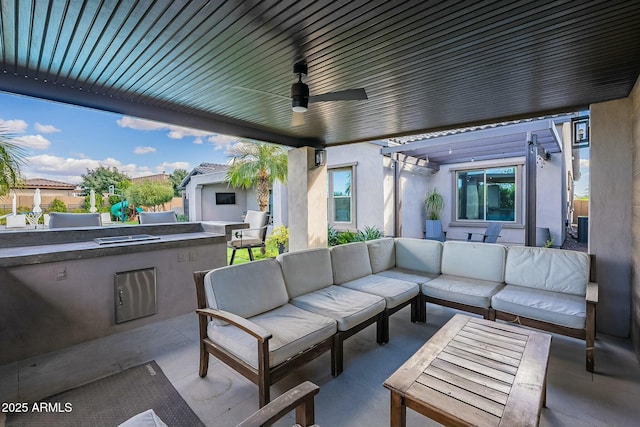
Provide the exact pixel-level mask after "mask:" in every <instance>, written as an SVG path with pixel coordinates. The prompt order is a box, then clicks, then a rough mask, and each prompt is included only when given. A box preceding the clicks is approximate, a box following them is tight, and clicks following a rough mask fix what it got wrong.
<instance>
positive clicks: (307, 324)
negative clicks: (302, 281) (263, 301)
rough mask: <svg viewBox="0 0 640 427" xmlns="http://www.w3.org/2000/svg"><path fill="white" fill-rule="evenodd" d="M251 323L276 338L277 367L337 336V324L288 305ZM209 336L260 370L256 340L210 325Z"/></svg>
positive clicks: (272, 359) (273, 361)
mask: <svg viewBox="0 0 640 427" xmlns="http://www.w3.org/2000/svg"><path fill="white" fill-rule="evenodd" d="M249 320H250V321H251V322H253V323H255V324H256V325H258V326H260V327H261V328H263V329H265V330H266V331H268V332H270V333H271V334H272V338H271V339H270V340H269V365H270V366H276V365H278V364H280V363H282V362H284V361H286V360H287V359H288V358H290V357H292V356H295V355H296V354H298V353H300V352H301V351H303V350H306V349H307V348H309V347H311V346H313V345H315V344H317V343H319V342H321V341H323V340H325V339H327V338H329V337H331V336H332V335H334V334H335V333H336V321H335V320H333V319H330V318H328V317H325V316H320V315H318V314H315V313H311V312H309V311H306V310H302V309H300V308H298V307H296V306H294V305H291V304H285V305H283V306H281V307H278V308H276V309H274V310H271V311H268V312H266V313H262V314H259V315H257V316H253V317H252V318H250V319H249ZM207 336H208V337H209V338H210V339H211V340H212V341H214V342H215V343H216V344H217V345H219V346H221V347H223V348H225V349H226V350H228V351H229V352H231V353H233V354H234V355H236V356H237V357H239V358H240V359H242V360H244V361H245V362H247V363H248V364H249V365H251V366H252V367H254V368H255V369H258V350H257V349H258V347H257V344H256V342H257V341H256V339H255V338H254V337H252V336H251V335H249V334H247V333H246V332H243V331H242V330H240V329H239V328H236V327H234V326H231V325H229V324H227V325H216V324H215V323H213V322H209V325H208V327H207Z"/></svg>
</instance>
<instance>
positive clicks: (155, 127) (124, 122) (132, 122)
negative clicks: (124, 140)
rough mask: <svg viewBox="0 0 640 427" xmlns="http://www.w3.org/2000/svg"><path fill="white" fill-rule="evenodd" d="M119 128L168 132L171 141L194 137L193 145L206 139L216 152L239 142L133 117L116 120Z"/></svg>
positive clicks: (223, 136) (233, 137) (228, 137)
mask: <svg viewBox="0 0 640 427" xmlns="http://www.w3.org/2000/svg"><path fill="white" fill-rule="evenodd" d="M116 122H117V123H118V126H120V127H123V128H130V129H135V130H143V131H162V130H164V131H167V137H168V138H170V139H184V138H189V137H193V138H194V139H193V143H194V144H197V145H201V144H203V143H204V140H205V139H206V141H207V142H210V143H211V144H213V146H214V150H222V149H225V148H227V147H229V146H230V145H231V144H234V143H236V142H238V141H239V139H238V138H237V137H235V136H228V135H222V134H219V133H214V132H208V131H203V130H199V129H193V128H188V127H183V126H176V125H170V124H167V123H160V122H155V121H152V120H146V119H139V118H136V117H131V116H123V117H122V118H121V119H118V120H116Z"/></svg>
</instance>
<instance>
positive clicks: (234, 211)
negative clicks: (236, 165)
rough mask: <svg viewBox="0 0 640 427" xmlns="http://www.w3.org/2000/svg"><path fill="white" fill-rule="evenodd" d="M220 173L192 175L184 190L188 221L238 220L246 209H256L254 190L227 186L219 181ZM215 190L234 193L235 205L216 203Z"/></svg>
mask: <svg viewBox="0 0 640 427" xmlns="http://www.w3.org/2000/svg"><path fill="white" fill-rule="evenodd" d="M219 178H220V174H202V175H194V176H192V177H191V179H190V180H189V183H188V184H187V187H186V188H185V192H186V194H187V203H188V204H189V221H226V220H229V221H239V220H240V219H241V216H242V214H244V213H245V212H246V210H247V209H257V208H258V202H257V201H256V197H255V192H254V191H253V190H250V191H246V190H243V189H239V188H233V187H229V186H228V185H227V184H226V183H224V182H220V179H219ZM216 192H223V193H236V204H235V205H216V195H215V193H216Z"/></svg>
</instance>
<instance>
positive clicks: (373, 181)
mask: <svg viewBox="0 0 640 427" xmlns="http://www.w3.org/2000/svg"><path fill="white" fill-rule="evenodd" d="M354 163H355V164H356V176H355V183H356V228H357V229H359V230H363V229H364V228H365V227H366V226H369V227H377V228H379V229H380V230H385V212H384V198H385V190H384V184H383V181H384V177H385V172H384V168H383V156H382V155H381V154H380V146H379V145H376V144H372V143H368V142H363V143H359V144H350V145H344V146H338V147H329V148H328V149H327V170H328V171H330V170H331V168H332V167H335V166H339V165H351V164H354Z"/></svg>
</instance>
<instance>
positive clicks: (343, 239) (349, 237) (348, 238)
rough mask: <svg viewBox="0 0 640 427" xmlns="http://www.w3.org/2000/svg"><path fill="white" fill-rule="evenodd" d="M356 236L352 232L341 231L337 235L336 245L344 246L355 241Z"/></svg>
mask: <svg viewBox="0 0 640 427" xmlns="http://www.w3.org/2000/svg"><path fill="white" fill-rule="evenodd" d="M357 239H358V234H357V233H355V232H353V231H349V230H347V231H343V232H341V233H338V245H344V244H345V243H352V242H355V241H357Z"/></svg>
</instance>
